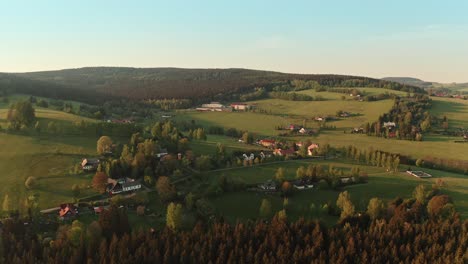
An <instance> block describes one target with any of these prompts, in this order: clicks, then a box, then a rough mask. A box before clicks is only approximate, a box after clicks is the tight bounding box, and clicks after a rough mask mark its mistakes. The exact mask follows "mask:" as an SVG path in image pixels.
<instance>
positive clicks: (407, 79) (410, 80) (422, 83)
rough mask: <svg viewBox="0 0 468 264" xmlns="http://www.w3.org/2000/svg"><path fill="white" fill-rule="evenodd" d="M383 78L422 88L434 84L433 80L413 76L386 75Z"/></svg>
mask: <svg viewBox="0 0 468 264" xmlns="http://www.w3.org/2000/svg"><path fill="white" fill-rule="evenodd" d="M382 80H385V81H391V82H397V83H401V84H406V85H410V86H417V87H421V88H428V87H430V86H431V85H432V82H426V81H423V80H421V79H417V78H412V77H385V78H382Z"/></svg>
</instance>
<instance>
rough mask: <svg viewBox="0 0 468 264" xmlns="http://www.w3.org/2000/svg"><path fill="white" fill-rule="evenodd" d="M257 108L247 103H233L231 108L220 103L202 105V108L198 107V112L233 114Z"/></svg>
mask: <svg viewBox="0 0 468 264" xmlns="http://www.w3.org/2000/svg"><path fill="white" fill-rule="evenodd" d="M254 107H255V105H252V104H246V103H232V104H231V105H229V106H226V105H223V104H221V103H220V102H211V103H209V104H202V105H201V107H197V108H196V110H197V111H201V112H206V111H211V112H232V111H248V110H251V109H253V108H254Z"/></svg>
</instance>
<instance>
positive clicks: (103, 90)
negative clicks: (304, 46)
mask: <svg viewBox="0 0 468 264" xmlns="http://www.w3.org/2000/svg"><path fill="white" fill-rule="evenodd" d="M293 82H308V84H309V85H311V84H312V83H314V84H315V85H318V86H323V87H348V88H349V87H377V88H384V89H392V90H399V91H411V92H423V93H424V91H423V90H422V89H421V88H420V87H416V86H412V85H406V84H400V83H396V82H393V81H387V80H381V79H375V78H369V77H362V76H347V75H336V74H294V73H281V72H273V71H261V70H250V69H239V68H230V69H183V68H129V67H86V68H78V69H66V70H58V71H43V72H29V73H8V74H7V73H0V90H2V89H4V90H8V91H14V92H17V93H24V94H31V95H36V96H44V97H51V98H58V99H73V100H78V101H83V102H91V103H101V102H103V101H105V99H111V98H127V99H136V100H142V99H167V98H168V99H172V98H175V99H191V100H195V101H203V102H208V101H219V100H238V98H239V96H240V95H243V94H246V93H252V92H254V91H255V88H256V87H264V88H265V89H266V90H268V91H269V90H272V88H274V87H277V86H282V85H286V86H288V85H291V83H293Z"/></svg>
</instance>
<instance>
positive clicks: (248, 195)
mask: <svg viewBox="0 0 468 264" xmlns="http://www.w3.org/2000/svg"><path fill="white" fill-rule="evenodd" d="M308 163H309V162H308V161H298V162H289V163H284V164H271V165H267V166H260V167H251V168H239V169H234V170H229V171H223V172H211V173H209V174H207V175H205V177H208V178H212V179H213V180H214V179H216V178H217V177H220V176H221V175H225V176H226V177H229V178H234V179H237V180H242V181H245V182H247V183H261V182H264V181H266V180H268V179H271V178H272V177H273V175H274V173H275V171H276V169H277V168H278V167H283V168H284V169H285V172H286V173H285V177H286V178H288V179H293V178H294V177H295V171H296V169H297V167H299V166H301V165H303V166H307V165H308ZM313 163H318V164H322V165H326V164H333V166H334V167H335V168H341V169H343V170H350V169H351V168H352V166H354V164H346V163H341V162H331V163H329V162H326V161H313ZM360 167H361V169H362V170H364V171H366V172H367V173H368V174H369V182H368V183H366V184H357V185H350V186H347V187H345V188H344V189H345V190H348V191H349V192H350V194H351V198H352V200H353V203H354V205H355V206H356V210H358V211H364V210H366V207H367V204H368V202H369V200H370V199H371V198H373V197H379V198H381V199H383V200H384V201H390V200H392V199H394V198H395V197H397V196H399V197H402V198H410V197H411V196H412V192H413V190H414V188H415V187H416V186H417V185H419V184H424V185H425V186H426V187H427V188H428V189H429V188H430V186H431V185H432V184H433V183H434V182H435V181H436V179H437V178H442V179H443V180H444V182H445V184H446V186H445V187H444V188H443V192H445V193H447V194H449V195H450V196H451V197H452V199H453V200H454V204H455V206H456V208H457V210H458V211H459V212H461V214H462V217H464V218H467V217H468V202H467V199H466V198H467V197H468V179H466V177H464V176H463V175H458V174H453V173H445V172H441V171H434V170H425V171H427V172H429V173H431V174H433V176H434V178H432V179H419V178H416V177H413V176H410V175H408V174H406V173H403V172H402V173H398V174H392V173H387V172H386V171H384V170H383V169H382V168H376V167H369V166H362V165H361V166H360ZM402 169H404V168H402ZM338 194H339V191H335V190H331V189H329V188H328V187H327V186H326V185H324V184H320V186H319V188H318V189H315V188H314V189H312V190H304V191H297V192H295V193H294V194H293V196H292V197H291V198H289V202H290V205H291V210H290V213H289V217H290V218H291V219H297V218H299V217H301V216H306V217H312V218H314V217H320V218H322V219H323V220H324V221H331V222H330V223H334V222H335V221H336V218H334V217H330V216H328V215H326V214H324V213H320V210H318V207H319V206H322V205H323V204H325V203H335V201H336V199H337V197H338ZM264 198H266V199H268V200H270V201H271V202H272V206H273V211H275V212H276V211H279V210H281V209H282V199H281V197H279V195H272V194H261V193H256V192H246V191H245V192H233V193H228V194H223V195H222V196H219V197H216V198H213V199H212V200H211V202H212V204H213V205H214V206H215V207H216V208H217V211H218V212H219V213H220V214H222V215H224V216H225V217H226V218H227V219H229V220H230V221H235V220H236V219H237V218H242V219H249V218H256V217H258V211H259V207H260V204H261V201H262V199H264ZM312 204H314V205H313V207H315V209H311V205H312Z"/></svg>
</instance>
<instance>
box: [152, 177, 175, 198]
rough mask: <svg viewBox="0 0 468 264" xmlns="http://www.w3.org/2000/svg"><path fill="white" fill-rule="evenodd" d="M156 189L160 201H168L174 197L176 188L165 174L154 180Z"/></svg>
mask: <svg viewBox="0 0 468 264" xmlns="http://www.w3.org/2000/svg"><path fill="white" fill-rule="evenodd" d="M156 190H157V191H158V194H159V198H161V200H162V201H164V202H168V201H171V200H172V199H174V198H175V196H176V189H175V187H174V186H172V184H171V182H170V180H169V178H168V177H166V176H161V177H159V178H158V181H157V182H156Z"/></svg>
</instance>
